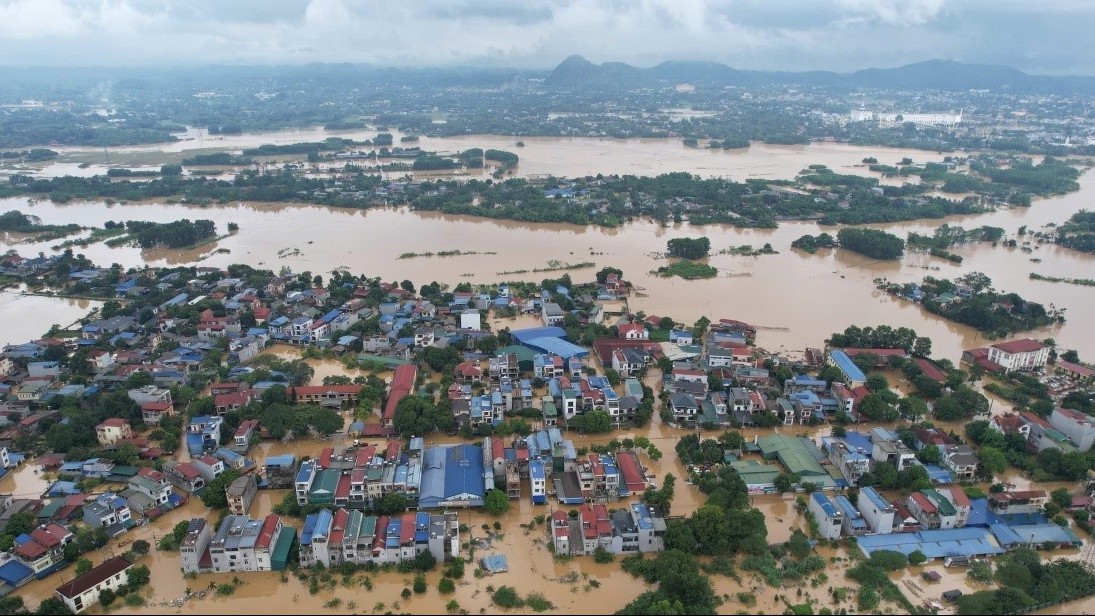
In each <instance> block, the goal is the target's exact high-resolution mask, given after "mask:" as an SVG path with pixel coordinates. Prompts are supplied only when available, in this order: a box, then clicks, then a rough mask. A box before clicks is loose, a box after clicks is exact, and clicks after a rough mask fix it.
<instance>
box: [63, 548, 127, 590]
mask: <svg viewBox="0 0 1095 616" xmlns="http://www.w3.org/2000/svg"><path fill="white" fill-rule="evenodd" d="M132 566H133V563H131V562H129V561H128V560H126V559H125V558H123V557H121V556H115V557H113V558H109V559H107V560H105V561H103V563H102V564H101V565H99V566H98V567H95V568H93V569H92V570H91V571H88V572H87V573H85V574H83V575H81V576H79V577H77V578H76V579H74V580H72V581H71V582H69V583H67V584H61V585H60V586H58V587H57V593H58V594H60V595H62V596H64V597H67V598H69V599H75V598H76V597H78V596H80V595H81V594H83V593H84V592H87V591H88V590H90V589H92V588H95V586H96V585H98V584H101V583H103V582H105V581H106V580H109V579H110V578H112V577H114V576H115V575H117V574H119V573H121V572H123V571H125V570H126V569H129V568H130V567H132Z"/></svg>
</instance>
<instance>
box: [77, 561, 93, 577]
mask: <svg viewBox="0 0 1095 616" xmlns="http://www.w3.org/2000/svg"><path fill="white" fill-rule="evenodd" d="M92 567H93V565H92V564H91V561H90V560H88V559H86V558H81V559H80V560H77V561H76V575H77V577H79V576H81V575H83V574H85V573H87V572H88V571H91V569H92Z"/></svg>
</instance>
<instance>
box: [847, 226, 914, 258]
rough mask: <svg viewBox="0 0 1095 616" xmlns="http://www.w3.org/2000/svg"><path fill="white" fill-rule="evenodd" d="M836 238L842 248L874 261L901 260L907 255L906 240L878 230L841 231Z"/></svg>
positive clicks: (852, 229) (850, 229) (854, 229)
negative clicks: (902, 256)
mask: <svg viewBox="0 0 1095 616" xmlns="http://www.w3.org/2000/svg"><path fill="white" fill-rule="evenodd" d="M836 237H837V240H838V241H839V242H840V247H841V248H846V249H848V250H851V251H852V252H858V253H859V254H861V255H865V256H868V257H872V258H874V259H886V260H888V259H900V258H901V255H903V254H904V253H905V240H903V239H901V238H899V237H897V236H896V235H893V234H891V233H886V232H885V231H879V230H878V229H857V228H847V229H841V230H840V231H838V232H837V234H836Z"/></svg>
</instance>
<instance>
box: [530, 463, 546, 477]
mask: <svg viewBox="0 0 1095 616" xmlns="http://www.w3.org/2000/svg"><path fill="white" fill-rule="evenodd" d="M528 474H529V477H531V478H532V479H543V478H544V463H543V462H541V461H539V460H531V461H529V463H528Z"/></svg>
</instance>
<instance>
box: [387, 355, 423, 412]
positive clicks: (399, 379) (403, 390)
mask: <svg viewBox="0 0 1095 616" xmlns="http://www.w3.org/2000/svg"><path fill="white" fill-rule="evenodd" d="M417 377H418V368H416V367H415V366H414V364H402V365H400V366H397V367H396V369H395V373H394V374H392V387H391V390H390V391H389V392H388V401H387V402H386V403H385V404H384V420H385V421H391V420H392V419H394V418H395V407H396V406H398V405H399V402H400V401H401V400H403V398H406V397H407V396H408V395H409V394H410V393H411V389H413V388H414V380H415V379H416V378H417Z"/></svg>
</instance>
